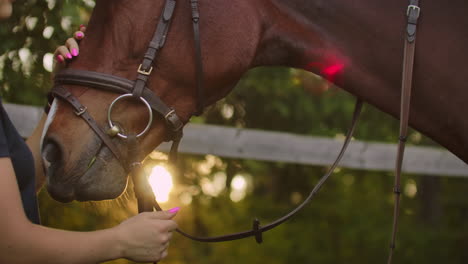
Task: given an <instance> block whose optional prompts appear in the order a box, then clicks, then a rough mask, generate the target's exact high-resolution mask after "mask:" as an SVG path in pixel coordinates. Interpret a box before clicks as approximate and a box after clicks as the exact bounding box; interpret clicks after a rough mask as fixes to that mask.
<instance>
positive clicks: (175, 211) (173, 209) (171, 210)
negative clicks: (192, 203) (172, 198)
mask: <svg viewBox="0 0 468 264" xmlns="http://www.w3.org/2000/svg"><path fill="white" fill-rule="evenodd" d="M179 210H180V207H174V208H172V209H169V210H168V212H169V213H172V214H173V213H177V212H178V211H179Z"/></svg>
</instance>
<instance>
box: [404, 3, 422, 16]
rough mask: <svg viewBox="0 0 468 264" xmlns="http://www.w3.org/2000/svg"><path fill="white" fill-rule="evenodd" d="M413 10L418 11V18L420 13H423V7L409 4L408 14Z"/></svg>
mask: <svg viewBox="0 0 468 264" xmlns="http://www.w3.org/2000/svg"><path fill="white" fill-rule="evenodd" d="M412 10H415V11H416V18H418V17H419V14H420V13H421V8H420V7H419V6H417V5H409V6H408V9H407V10H406V15H407V16H409V15H410V13H411V11H412Z"/></svg>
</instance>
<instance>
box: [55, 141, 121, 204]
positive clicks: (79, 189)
mask: <svg viewBox="0 0 468 264" xmlns="http://www.w3.org/2000/svg"><path fill="white" fill-rule="evenodd" d="M83 156H86V158H82V159H80V160H79V161H77V162H76V164H75V165H74V166H73V169H70V170H68V171H64V169H63V166H59V164H54V165H56V166H54V165H52V166H50V167H49V168H48V169H47V190H48V192H49V194H50V196H51V197H52V198H53V199H54V200H57V201H59V202H63V203H67V202H71V201H73V200H77V201H101V200H108V199H115V198H117V197H119V196H120V195H121V194H122V193H123V191H124V190H125V188H126V186H127V174H126V172H125V170H124V169H123V168H122V166H121V165H120V164H119V162H118V161H117V160H116V159H114V157H113V155H112V153H111V152H110V151H109V150H108V149H107V148H105V147H104V148H101V149H100V150H98V153H97V155H95V156H94V158H92V159H91V160H93V161H92V162H90V158H89V156H88V155H83Z"/></svg>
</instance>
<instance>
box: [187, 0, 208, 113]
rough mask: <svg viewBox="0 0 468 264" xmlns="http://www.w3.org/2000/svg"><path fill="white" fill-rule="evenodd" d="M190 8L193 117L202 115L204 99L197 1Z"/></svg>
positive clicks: (193, 0)
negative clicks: (194, 107)
mask: <svg viewBox="0 0 468 264" xmlns="http://www.w3.org/2000/svg"><path fill="white" fill-rule="evenodd" d="M190 4H191V7H192V25H193V36H194V40H195V67H196V78H197V80H196V81H197V112H196V113H195V115H201V114H203V109H204V108H205V99H204V90H203V87H204V84H203V83H204V76H205V75H204V72H203V61H202V52H201V43H200V41H201V40H200V10H199V8H198V0H190Z"/></svg>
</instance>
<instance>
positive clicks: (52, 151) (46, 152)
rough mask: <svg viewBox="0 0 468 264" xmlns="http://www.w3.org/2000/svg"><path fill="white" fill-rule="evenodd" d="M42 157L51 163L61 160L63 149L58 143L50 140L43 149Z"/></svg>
mask: <svg viewBox="0 0 468 264" xmlns="http://www.w3.org/2000/svg"><path fill="white" fill-rule="evenodd" d="M42 157H43V158H44V160H46V161H48V162H49V163H54V162H57V161H60V158H61V151H60V148H59V146H58V145H57V143H55V142H53V141H49V142H47V143H46V145H45V146H44V148H43V150H42Z"/></svg>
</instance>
